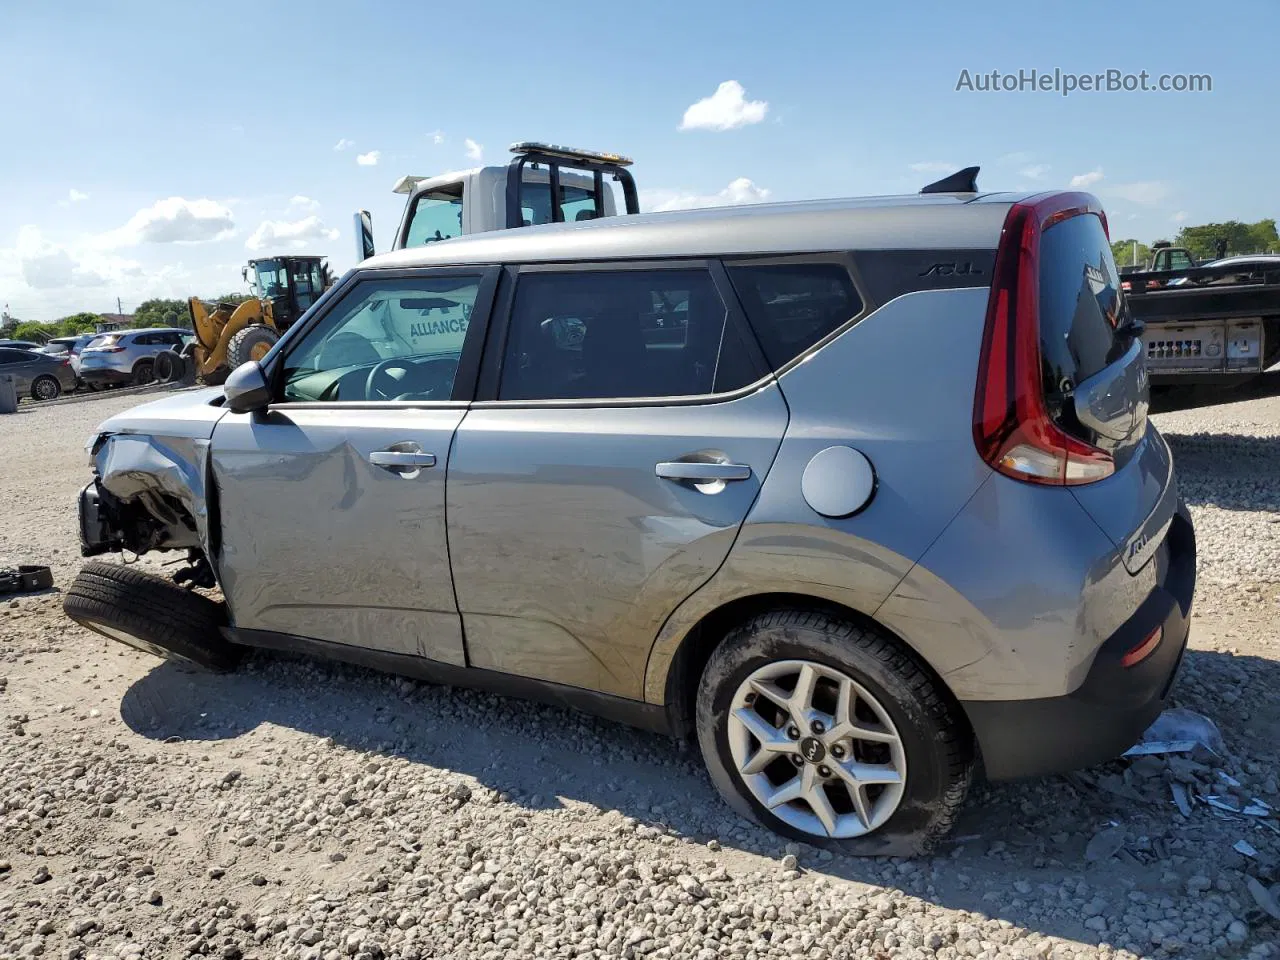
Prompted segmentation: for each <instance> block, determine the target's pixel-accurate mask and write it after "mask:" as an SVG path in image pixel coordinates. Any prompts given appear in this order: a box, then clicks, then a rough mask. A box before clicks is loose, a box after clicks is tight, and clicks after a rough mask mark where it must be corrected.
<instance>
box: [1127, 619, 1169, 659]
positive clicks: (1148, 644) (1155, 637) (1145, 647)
mask: <svg viewBox="0 0 1280 960" xmlns="http://www.w3.org/2000/svg"><path fill="white" fill-rule="evenodd" d="M1163 639H1164V627H1162V626H1161V627H1156V628H1155V629H1154V630H1152V631H1151V632H1150V633H1149V634H1147V636H1146V639H1144V640H1143V641H1142V642H1141V643H1140V644H1138V645H1137V646H1136V647H1134V648H1133V649H1131V650H1130V651H1129V652H1128V653H1126V654H1125V655H1124V656H1123V657H1121V658H1120V666H1122V667H1125V668H1126V669H1127V668H1129V667H1133V666H1136V665H1137V664H1139V663H1141V662H1142V661H1143V660H1145V659H1147V657H1149V656H1151V654H1152V652H1153V651H1154V650H1155V648H1156V647H1158V646H1160V641H1161V640H1163Z"/></svg>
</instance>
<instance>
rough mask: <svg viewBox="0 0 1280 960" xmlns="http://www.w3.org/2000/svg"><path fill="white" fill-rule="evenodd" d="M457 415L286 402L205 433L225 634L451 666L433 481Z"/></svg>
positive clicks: (453, 640)
mask: <svg viewBox="0 0 1280 960" xmlns="http://www.w3.org/2000/svg"><path fill="white" fill-rule="evenodd" d="M464 410H465V408H464V407H461V406H459V407H451V408H443V409H379V410H370V409H368V408H366V409H332V408H329V409H325V408H315V407H313V408H305V407H301V406H299V407H294V408H292V409H290V408H288V407H284V408H279V409H276V410H273V411H272V412H271V413H268V414H265V415H262V414H228V415H227V416H226V417H225V418H223V419H222V421H220V422H219V424H218V427H217V429H216V430H215V432H214V436H213V444H212V450H213V473H214V478H215V480H216V482H217V488H218V514H219V516H220V518H221V524H220V529H221V537H222V543H221V550H220V555H219V564H218V567H219V571H218V572H219V576H220V579H221V582H222V587H223V590H224V591H225V592H226V595H227V602H228V606H229V608H230V611H231V615H232V618H233V621H234V625H235V626H236V627H238V628H241V629H253V630H270V631H273V632H276V633H285V634H291V635H294V636H302V637H309V638H312V639H316V640H326V641H329V642H331V643H340V644H347V645H353V646H359V647H365V648H369V649H375V650H383V651H387V652H390V653H399V654H408V655H412V656H421V657H427V658H430V659H432V660H442V661H445V662H448V663H454V664H459V665H461V664H463V663H464V660H463V646H462V626H461V620H460V618H459V615H458V607H457V603H456V602H455V600H454V596H453V584H452V581H451V578H450V573H449V556H448V551H447V549H446V545H445V527H444V472H445V463H446V461H447V459H448V456H449V443H450V440H451V439H452V437H453V433H454V430H456V429H457V426H458V424H459V422H461V420H462V416H463V413H464Z"/></svg>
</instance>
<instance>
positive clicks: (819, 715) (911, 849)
mask: <svg viewBox="0 0 1280 960" xmlns="http://www.w3.org/2000/svg"><path fill="white" fill-rule="evenodd" d="M697 729H698V741H699V744H700V746H701V748H702V755H703V758H704V760H705V761H706V764H707V769H708V771H709V773H710V775H711V779H712V781H713V782H714V783H715V785H716V787H717V789H719V791H720V793H721V794H722V795H723V796H724V798H725V800H726V801H728V803H729V805H730V806H731V807H733V808H734V809H735V810H737V811H738V812H739V813H741V814H743V815H745V816H747V817H750V818H751V819H753V820H756V821H757V822H759V823H761V824H762V825H764V826H767V827H769V828H770V829H772V830H774V831H776V832H778V833H780V834H782V835H784V836H787V837H790V838H792V839H795V840H800V841H803V842H806V843H811V844H814V845H817V846H823V847H828V848H831V849H835V850H840V851H841V852H844V853H851V854H856V855H875V856H913V855H916V854H920V853H924V852H927V851H928V850H929V849H930V848H931V847H932V846H933V844H934V843H936V841H937V840H938V839H939V838H940V837H941V836H943V834H945V833H946V832H947V830H949V829H950V827H951V824H952V821H953V820H954V818H955V815H956V813H957V811H958V809H959V807H960V805H961V803H962V802H963V800H964V796H965V793H966V791H967V789H968V785H969V781H970V779H971V777H972V772H973V763H974V750H973V739H972V736H971V734H970V732H969V730H968V728H967V726H966V725H965V723H964V721H963V720H962V719H961V717H960V715H959V712H958V708H957V707H956V706H955V705H953V704H952V702H951V701H950V700H949V698H948V697H947V696H946V695H945V694H944V693H943V691H942V690H941V688H940V686H939V684H938V682H937V681H936V680H934V679H933V678H932V676H931V675H930V673H929V672H928V671H927V669H926V668H925V667H924V665H923V664H922V663H921V662H920V661H919V660H918V659H917V658H916V657H915V656H914V654H912V653H911V652H910V651H908V650H906V649H905V648H903V647H902V646H901V645H900V644H899V643H897V642H896V641H895V640H893V639H891V638H890V637H888V636H887V635H885V634H882V633H880V632H879V631H878V630H875V629H873V628H870V627H863V626H859V625H857V624H854V623H850V622H848V621H846V620H841V619H838V618H836V617H832V616H829V615H827V614H825V613H817V612H812V611H804V610H778V611H773V612H770V613H766V614H762V615H760V616H757V617H755V618H753V619H752V620H750V621H748V622H747V623H745V624H742V625H741V626H739V627H738V628H737V629H735V630H733V631H732V632H730V633H729V635H728V636H726V637H725V638H724V640H723V641H722V642H721V643H720V645H719V647H717V648H716V650H715V652H714V653H713V654H712V656H711V659H710V660H709V661H708V663H707V666H706V669H705V670H704V671H703V674H702V680H701V683H700V684H699V688H698V702H697Z"/></svg>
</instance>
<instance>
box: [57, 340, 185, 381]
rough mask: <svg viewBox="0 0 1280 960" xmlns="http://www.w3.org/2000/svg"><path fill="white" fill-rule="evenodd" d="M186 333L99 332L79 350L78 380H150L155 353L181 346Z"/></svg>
mask: <svg viewBox="0 0 1280 960" xmlns="http://www.w3.org/2000/svg"><path fill="white" fill-rule="evenodd" d="M186 332H187V331H184V330H179V329H177V328H170V327H154V328H149V329H145V330H120V331H117V332H115V333H105V334H101V335H99V336H97V337H95V338H94V340H93V342H91V343H89V344H88V345H87V346H85V347H84V348H83V349H82V350H81V351H80V366H79V371H78V372H79V374H80V379H81V380H83V381H84V382H85V383H87V384H89V385H90V386H97V385H102V384H120V383H138V384H142V383H150V382H151V380H152V374H151V368H152V364H153V363H154V362H155V358H156V354H158V353H160V352H161V351H163V350H169V349H180V348H181V346H182V344H183V343H184V342H185V341H184V340H183V336H184V334H185V333H186Z"/></svg>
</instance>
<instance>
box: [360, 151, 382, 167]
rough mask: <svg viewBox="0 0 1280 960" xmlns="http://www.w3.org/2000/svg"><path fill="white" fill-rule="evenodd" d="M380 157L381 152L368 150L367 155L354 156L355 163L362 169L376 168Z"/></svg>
mask: <svg viewBox="0 0 1280 960" xmlns="http://www.w3.org/2000/svg"><path fill="white" fill-rule="evenodd" d="M381 156H382V151H381V150H370V151H369V152H368V153H359V154H356V163H358V164H360V166H362V167H376V166H377V165H378V159H379V158H380V157H381Z"/></svg>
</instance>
